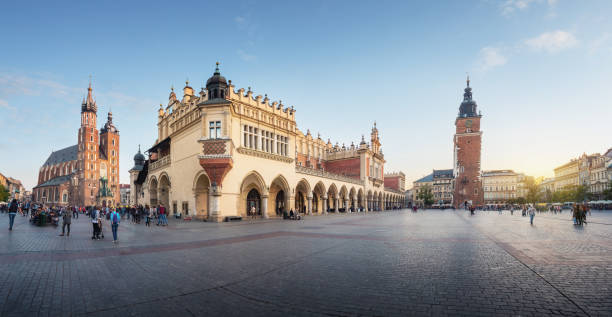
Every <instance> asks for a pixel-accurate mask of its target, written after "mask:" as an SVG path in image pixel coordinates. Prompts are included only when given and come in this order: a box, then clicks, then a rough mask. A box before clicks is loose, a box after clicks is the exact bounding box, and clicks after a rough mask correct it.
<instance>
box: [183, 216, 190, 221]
mask: <svg viewBox="0 0 612 317" xmlns="http://www.w3.org/2000/svg"><path fill="white" fill-rule="evenodd" d="M183 221H191V217H190V216H187V217H185V218H183Z"/></svg>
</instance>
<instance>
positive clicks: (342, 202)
mask: <svg viewBox="0 0 612 317" xmlns="http://www.w3.org/2000/svg"><path fill="white" fill-rule="evenodd" d="M348 203H349V202H348V190H347V189H346V186H345V185H342V187H340V192H339V193H338V210H339V211H340V212H346V211H347V210H348Z"/></svg>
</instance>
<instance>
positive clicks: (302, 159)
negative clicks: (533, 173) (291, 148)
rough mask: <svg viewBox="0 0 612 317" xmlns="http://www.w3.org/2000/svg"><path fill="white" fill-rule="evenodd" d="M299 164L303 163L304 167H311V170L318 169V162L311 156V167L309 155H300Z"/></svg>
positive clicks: (298, 157)
mask: <svg viewBox="0 0 612 317" xmlns="http://www.w3.org/2000/svg"><path fill="white" fill-rule="evenodd" d="M299 163H302V166H304V167H310V168H314V169H316V168H317V163H318V160H317V159H316V158H315V157H313V156H311V157H310V165H308V155H305V154H301V153H298V156H297V162H296V164H298V165H299Z"/></svg>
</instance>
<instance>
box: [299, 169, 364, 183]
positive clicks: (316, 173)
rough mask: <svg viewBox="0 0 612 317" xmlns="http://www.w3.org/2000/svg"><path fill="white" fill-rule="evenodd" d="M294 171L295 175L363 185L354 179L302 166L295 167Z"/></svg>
mask: <svg viewBox="0 0 612 317" xmlns="http://www.w3.org/2000/svg"><path fill="white" fill-rule="evenodd" d="M295 171H296V172H297V173H302V174H307V175H312V176H319V177H323V178H329V179H335V180H338V181H342V182H347V183H353V184H357V185H363V182H362V181H361V180H359V179H354V178H350V177H346V176H343V175H339V174H333V173H330V172H326V171H323V170H317V169H313V168H308V167H303V166H296V167H295Z"/></svg>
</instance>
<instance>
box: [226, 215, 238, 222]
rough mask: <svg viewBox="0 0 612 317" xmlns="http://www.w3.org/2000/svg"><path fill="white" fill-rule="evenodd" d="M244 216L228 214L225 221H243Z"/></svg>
mask: <svg viewBox="0 0 612 317" xmlns="http://www.w3.org/2000/svg"><path fill="white" fill-rule="evenodd" d="M241 220H242V217H240V216H227V217H225V222H230V221H241Z"/></svg>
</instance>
